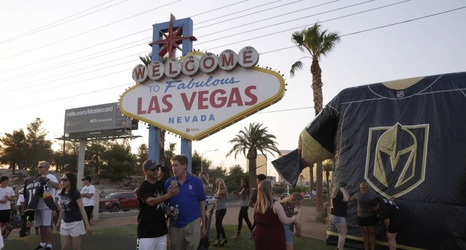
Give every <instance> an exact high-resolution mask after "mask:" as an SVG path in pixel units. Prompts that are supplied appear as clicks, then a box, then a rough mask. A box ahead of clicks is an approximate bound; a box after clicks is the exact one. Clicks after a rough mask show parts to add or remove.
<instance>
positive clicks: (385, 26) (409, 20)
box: [30, 6, 466, 106]
mask: <svg viewBox="0 0 466 250" xmlns="http://www.w3.org/2000/svg"><path fill="white" fill-rule="evenodd" d="M379 8H380V7H379ZM464 8H466V6H462V7H458V8H454V9H450V10H447V11H442V12H437V13H433V14H429V15H425V16H421V17H416V18H412V19H408V20H403V21H399V22H394V23H391V24H387V25H382V26H378V27H374V28H370V29H365V30H361V31H357V32H352V33H348V34H344V35H342V36H350V35H356V34H361V33H364V32H368V31H372V30H377V29H382V28H387V27H391V26H395V25H400V24H404V23H408V22H412V21H417V20H421V19H425V18H430V17H434V16H438V15H442V14H446V13H450V12H453V11H458V10H462V9H464ZM347 16H348V15H347ZM294 47H295V46H290V47H285V48H281V49H276V50H272V51H267V52H263V53H261V54H267V53H272V52H277V51H280V50H285V49H289V48H294ZM119 72H122V71H119ZM103 90H104V89H102V90H100V91H103ZM105 90H108V88H106V89H105ZM90 93H93V92H90ZM84 94H89V93H84ZM60 100H61V99H60ZM30 106H31V105H30Z"/></svg>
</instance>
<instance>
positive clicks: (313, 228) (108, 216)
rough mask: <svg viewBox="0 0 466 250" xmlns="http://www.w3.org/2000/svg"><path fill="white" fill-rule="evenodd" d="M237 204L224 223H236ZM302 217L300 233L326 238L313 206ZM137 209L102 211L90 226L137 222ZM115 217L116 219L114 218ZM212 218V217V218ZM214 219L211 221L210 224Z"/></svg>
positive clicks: (244, 224)
mask: <svg viewBox="0 0 466 250" xmlns="http://www.w3.org/2000/svg"><path fill="white" fill-rule="evenodd" d="M239 210H240V207H239V204H235V203H231V204H228V208H227V213H226V215H225V218H224V219H223V224H224V225H238V215H239ZM253 211H254V210H253V209H252V208H249V209H248V214H249V219H250V220H251V223H252V222H253V214H254V212H253ZM303 212H304V213H303V217H302V221H303V223H302V231H303V232H302V233H303V236H306V237H310V238H314V239H319V240H325V239H326V230H327V225H326V224H321V223H317V222H315V221H314V213H315V208H314V207H303ZM137 214H138V213H137V211H136V210H133V211H128V212H118V213H103V214H99V217H100V219H99V220H93V221H92V227H108V226H115V225H130V224H137ZM116 217H117V218H118V219H116ZM213 220H214V219H213ZM213 224H214V221H212V225H213ZM242 231H243V234H244V233H246V232H247V226H246V223H245V222H244V221H243V229H242Z"/></svg>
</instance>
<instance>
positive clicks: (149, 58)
mask: <svg viewBox="0 0 466 250" xmlns="http://www.w3.org/2000/svg"><path fill="white" fill-rule="evenodd" d="M139 59H140V60H141V61H142V63H144V65H145V66H149V64H150V63H151V62H152V53H149V54H148V55H145V56H140V57H139ZM167 60H168V58H167V57H162V63H165V62H166V61H167ZM165 133H166V131H165V130H164V129H160V148H159V162H165Z"/></svg>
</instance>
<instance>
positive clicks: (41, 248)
mask: <svg viewBox="0 0 466 250" xmlns="http://www.w3.org/2000/svg"><path fill="white" fill-rule="evenodd" d="M34 250H52V248H51V247H46V246H41V245H39V246H38V247H37V248H34Z"/></svg>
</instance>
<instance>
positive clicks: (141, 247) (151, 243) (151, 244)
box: [136, 235, 168, 250]
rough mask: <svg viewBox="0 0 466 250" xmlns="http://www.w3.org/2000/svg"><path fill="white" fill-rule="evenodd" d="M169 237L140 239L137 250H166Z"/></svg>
mask: <svg viewBox="0 0 466 250" xmlns="http://www.w3.org/2000/svg"><path fill="white" fill-rule="evenodd" d="M166 249H168V248H167V235H164V236H160V237H155V238H139V239H137V243H136V250H166Z"/></svg>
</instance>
